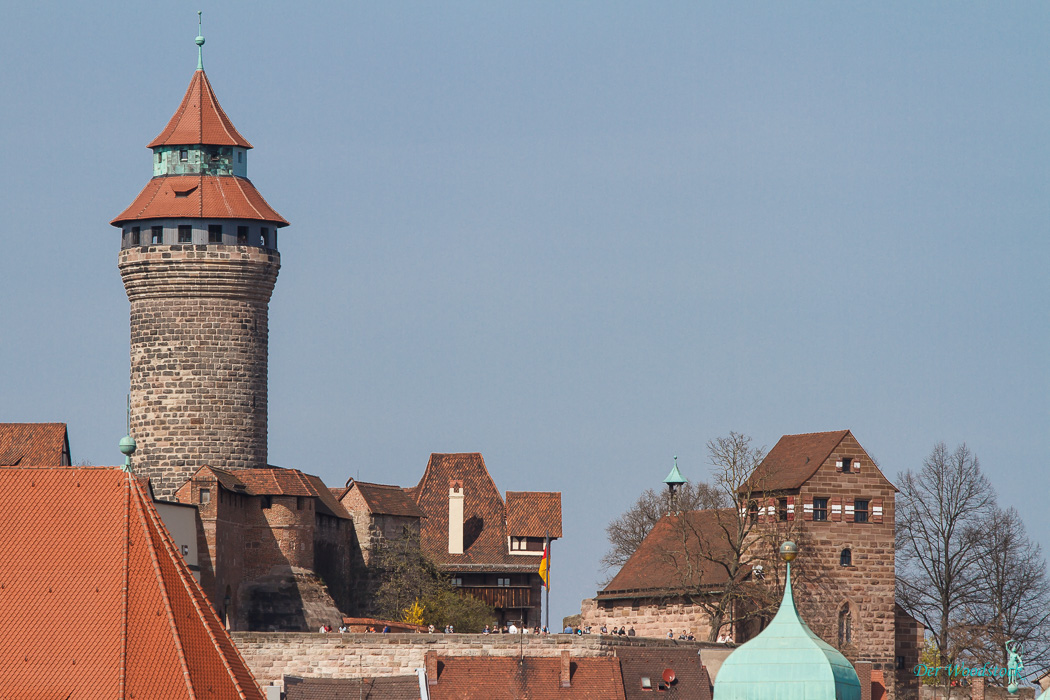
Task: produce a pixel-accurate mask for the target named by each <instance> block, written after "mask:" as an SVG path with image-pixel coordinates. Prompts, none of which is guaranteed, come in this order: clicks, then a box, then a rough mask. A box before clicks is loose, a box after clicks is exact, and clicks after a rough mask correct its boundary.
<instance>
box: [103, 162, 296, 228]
mask: <svg viewBox="0 0 1050 700" xmlns="http://www.w3.org/2000/svg"><path fill="white" fill-rule="evenodd" d="M167 218H175V219H187V218H190V219H249V220H255V221H266V222H269V223H272V224H274V226H275V227H277V228H280V227H282V226H287V225H288V222H287V221H286V220H285V219H284V217H282V216H281V215H280V214H278V213H277V212H276V211H275V210H274V209H273V207H271V206H270V205H269V204H267V203H266V200H265V199H263V196H262V195H261V194H259V191H258V190H257V189H255V185H253V184H252V183H251V180H249V179H248V178H245V177H235V176H233V175H160V176H158V177H154V178H153V179H151V180H150V181H149V182H148V183H146V186H145V187H144V188H143V189H142V191H141V192H139V195H138V196H137V197H136V198H135V201H133V202H132V203H131V204H130V205H129V206H128V208H127V209H125V210H124V211H122V212H121V213H120V215H118V216H117V218H115V219H113V221H111V222H110V223H111V224H112V225H114V226H120V225H122V224H123V223H125V222H127V221H143V220H146V219H167Z"/></svg>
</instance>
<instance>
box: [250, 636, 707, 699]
mask: <svg viewBox="0 0 1050 700" xmlns="http://www.w3.org/2000/svg"><path fill="white" fill-rule="evenodd" d="M232 637H233V641H234V643H235V644H236V645H237V649H238V651H240V652H241V655H242V656H243V657H244V660H245V661H246V662H247V663H248V667H249V668H250V669H251V671H252V674H254V676H255V679H256V680H257V681H258V682H259V684H260V685H264V686H265V685H271V684H273V683H275V682H279V681H280V680H281V678H282V677H283V676H285V675H289V676H303V677H329V678H362V677H370V676H405V675H410V674H412V673H413V671H414V670H415V669H417V668H423V666H424V656H425V654H426V653H427V652H428V651H436V652H437V653H438V655H440V656H517V655H518V654H520V653H524V654H525V655H526V656H533V657H536V656H539V657H558V656H561V652H562V651H563V650H568V651H569V652H570V654H571V655H572V656H574V657H595V656H615V655H616V650H617V649H620V648H623V647H629V646H638V647H648V648H654V647H655V648H659V647H665V646H685V647H687V648H690V649H694V650H696V651H699V650H700V649H701V648H704V647H708V646H715V645H704V644H698V643H695V642H676V641H672V640H668V639H639V638H634V639H626V638H617V637H609V636H602V635H594V634H591V635H582V636H578V635H568V634H555V635H550V636H541V635H529V634H526V635H516V634H515V635H503V634H489V635H481V634H339V633H338V632H335V633H330V634H320V633H310V632H304V633H261V632H234V633H233V635H232ZM519 644H520V646H519Z"/></svg>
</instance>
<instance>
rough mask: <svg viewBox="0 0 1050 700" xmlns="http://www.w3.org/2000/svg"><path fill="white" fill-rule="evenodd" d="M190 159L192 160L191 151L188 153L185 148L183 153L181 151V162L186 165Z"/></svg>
mask: <svg viewBox="0 0 1050 700" xmlns="http://www.w3.org/2000/svg"><path fill="white" fill-rule="evenodd" d="M189 159H190V152H189V151H187V150H186V149H185V148H183V149H182V150H181V151H179V160H181V161H182V162H183V163H185V162H186V161H188V160H189Z"/></svg>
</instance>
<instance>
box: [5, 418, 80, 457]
mask: <svg viewBox="0 0 1050 700" xmlns="http://www.w3.org/2000/svg"><path fill="white" fill-rule="evenodd" d="M19 465H22V466H34V467H65V466H69V436H68V434H67V432H66V424H65V423H0V466H2V467H17V466H19Z"/></svg>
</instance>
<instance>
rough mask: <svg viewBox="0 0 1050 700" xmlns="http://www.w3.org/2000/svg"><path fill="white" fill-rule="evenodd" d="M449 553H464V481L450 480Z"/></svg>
mask: <svg viewBox="0 0 1050 700" xmlns="http://www.w3.org/2000/svg"><path fill="white" fill-rule="evenodd" d="M448 553H449V554H462V553H463V482H462V481H458V480H456V479H452V480H450V481H449V482H448Z"/></svg>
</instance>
